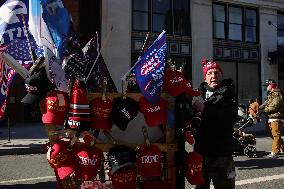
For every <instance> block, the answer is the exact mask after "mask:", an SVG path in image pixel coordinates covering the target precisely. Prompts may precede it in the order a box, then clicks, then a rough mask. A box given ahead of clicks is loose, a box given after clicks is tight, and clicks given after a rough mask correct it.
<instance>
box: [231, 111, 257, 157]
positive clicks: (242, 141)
mask: <svg viewBox="0 0 284 189" xmlns="http://www.w3.org/2000/svg"><path fill="white" fill-rule="evenodd" d="M255 123H256V122H255V119H254V118H252V117H250V116H248V117H246V116H245V115H242V118H241V119H240V120H239V121H237V122H236V123H235V125H234V132H233V149H234V153H237V154H244V155H246V156H247V157H250V158H251V157H255V156H256V147H255V146H254V145H256V140H255V137H254V136H253V135H252V134H247V133H245V132H244V129H245V128H247V127H251V126H253V125H254V124H255Z"/></svg>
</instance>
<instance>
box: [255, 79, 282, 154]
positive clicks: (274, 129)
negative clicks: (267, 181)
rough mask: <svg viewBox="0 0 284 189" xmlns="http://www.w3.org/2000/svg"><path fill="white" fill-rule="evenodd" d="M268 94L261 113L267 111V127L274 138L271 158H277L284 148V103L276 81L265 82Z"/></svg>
mask: <svg viewBox="0 0 284 189" xmlns="http://www.w3.org/2000/svg"><path fill="white" fill-rule="evenodd" d="M265 86H266V87H267V91H268V95H267V97H266V99H265V101H264V103H263V104H261V105H260V106H259V112H258V113H259V114H260V113H265V115H266V117H267V123H266V129H267V133H268V135H269V136H270V137H271V138H272V151H271V154H270V155H269V157H270V158H277V157H278V155H279V153H280V151H283V150H284V142H283V140H282V139H281V128H282V124H283V121H284V104H283V96H282V94H281V90H280V89H278V88H277V84H276V81H275V80H273V79H268V80H266V82H265Z"/></svg>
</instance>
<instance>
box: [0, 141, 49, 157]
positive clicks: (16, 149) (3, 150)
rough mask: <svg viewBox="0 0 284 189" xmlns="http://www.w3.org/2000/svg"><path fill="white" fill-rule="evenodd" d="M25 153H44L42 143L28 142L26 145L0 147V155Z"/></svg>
mask: <svg viewBox="0 0 284 189" xmlns="http://www.w3.org/2000/svg"><path fill="white" fill-rule="evenodd" d="M27 154H44V150H43V149H42V144H30V145H28V146H25V145H23V146H22V147H21V146H19V145H13V146H10V147H0V156H4V155H27Z"/></svg>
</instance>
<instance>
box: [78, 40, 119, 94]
mask: <svg viewBox="0 0 284 189" xmlns="http://www.w3.org/2000/svg"><path fill="white" fill-rule="evenodd" d="M98 41H99V39H98V35H96V36H95V37H93V38H92V39H91V40H90V41H89V42H88V43H87V44H86V45H85V47H84V48H83V53H84V54H85V56H86V57H88V59H89V60H90V63H89V64H88V65H87V67H86V75H88V73H89V71H90V70H91V68H92V66H93V64H94V63H95V62H94V61H95V59H96V57H97V56H98V53H99V42H98ZM104 78H105V79H106V80H107V88H106V90H107V92H117V88H116V86H115V84H114V82H113V80H112V78H111V75H110V73H109V71H108V69H107V66H106V63H105V61H104V58H103V56H102V54H100V55H99V57H98V60H97V62H96V64H95V65H94V67H93V70H92V73H91V74H90V77H89V79H88V80H87V89H88V90H89V91H92V92H101V90H102V84H103V80H104Z"/></svg>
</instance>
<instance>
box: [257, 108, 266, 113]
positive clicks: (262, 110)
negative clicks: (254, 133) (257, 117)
mask: <svg viewBox="0 0 284 189" xmlns="http://www.w3.org/2000/svg"><path fill="white" fill-rule="evenodd" d="M262 113H265V111H264V108H263V109H259V110H258V113H257V114H262Z"/></svg>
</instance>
